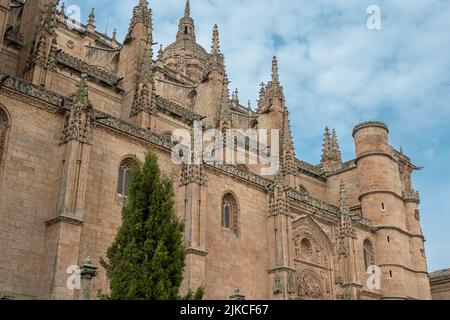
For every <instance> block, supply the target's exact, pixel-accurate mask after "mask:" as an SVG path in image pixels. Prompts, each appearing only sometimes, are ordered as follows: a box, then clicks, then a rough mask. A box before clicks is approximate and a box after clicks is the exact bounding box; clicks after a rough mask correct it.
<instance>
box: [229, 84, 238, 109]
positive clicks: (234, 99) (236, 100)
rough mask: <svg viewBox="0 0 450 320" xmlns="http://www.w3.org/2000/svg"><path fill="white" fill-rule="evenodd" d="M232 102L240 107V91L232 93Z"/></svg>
mask: <svg viewBox="0 0 450 320" xmlns="http://www.w3.org/2000/svg"><path fill="white" fill-rule="evenodd" d="M231 102H232V104H233V105H234V106H238V105H239V90H238V89H237V88H236V90H235V91H234V92H233V93H232V96H231Z"/></svg>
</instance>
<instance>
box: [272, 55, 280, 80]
mask: <svg viewBox="0 0 450 320" xmlns="http://www.w3.org/2000/svg"><path fill="white" fill-rule="evenodd" d="M272 83H273V84H278V83H280V77H279V74H278V59H277V57H276V56H274V57H273V59H272Z"/></svg>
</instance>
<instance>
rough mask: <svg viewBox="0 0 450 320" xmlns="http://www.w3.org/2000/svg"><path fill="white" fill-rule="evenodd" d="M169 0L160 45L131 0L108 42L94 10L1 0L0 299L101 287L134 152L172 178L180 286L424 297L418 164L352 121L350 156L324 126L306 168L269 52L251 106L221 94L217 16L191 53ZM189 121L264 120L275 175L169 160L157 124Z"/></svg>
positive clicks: (275, 294) (276, 293)
mask: <svg viewBox="0 0 450 320" xmlns="http://www.w3.org/2000/svg"><path fill="white" fill-rule="evenodd" d="M181 2H183V1H181V0H180V16H181V19H180V21H179V26H178V30H174V42H173V43H172V44H170V45H169V46H167V47H160V48H159V47H155V46H154V42H153V32H154V31H156V32H157V30H153V23H152V16H153V12H152V10H151V8H150V7H149V3H148V2H147V1H146V0H140V1H139V2H138V3H137V5H136V6H135V8H134V9H133V12H132V13H130V15H131V16H132V17H131V20H130V24H129V29H128V33H127V35H126V37H125V39H123V41H121V42H120V41H119V40H118V39H117V36H116V32H114V33H113V34H112V36H108V35H106V34H104V33H101V32H99V31H98V30H97V29H96V23H95V11H94V10H92V11H91V12H90V14H89V17H88V20H87V21H86V23H85V24H83V23H81V22H80V21H75V20H73V19H72V18H70V17H68V16H67V15H66V13H65V10H66V8H65V6H64V4H63V3H62V2H61V3H60V1H57V0H33V1H31V0H0V49H1V51H0V62H1V63H0V299H67V300H70V299H97V292H98V291H99V290H103V292H105V291H107V290H108V282H107V277H106V273H105V270H104V269H103V268H102V267H100V263H99V259H100V258H101V257H105V255H106V250H107V248H108V247H109V246H110V244H111V243H112V241H113V239H114V237H115V234H116V232H117V230H118V228H119V226H120V225H121V210H122V207H123V205H124V203H125V202H126V201H127V193H128V185H129V179H130V170H131V169H132V168H134V167H136V166H139V165H141V164H142V162H143V161H144V157H145V154H146V153H147V152H148V151H149V150H151V151H153V152H154V153H156V154H157V156H158V161H159V165H160V167H161V170H162V171H163V172H164V173H166V174H168V175H170V176H172V177H173V180H174V187H175V195H176V198H175V208H176V214H177V216H178V217H179V219H180V220H182V221H183V222H184V225H185V232H184V235H183V236H184V243H185V247H186V251H187V256H186V265H185V271H184V280H183V284H182V288H181V291H182V292H187V291H188V290H189V289H193V290H195V289H196V288H198V287H200V286H203V287H204V288H205V298H206V299H221V300H222V299H230V298H238V299H247V300H379V299H405V300H410V299H430V298H431V293H430V285H429V279H428V272H427V261H426V255H425V250H424V236H423V234H422V230H421V226H420V211H419V203H420V198H419V193H418V192H417V191H415V190H414V188H413V185H412V179H411V176H412V173H413V172H414V171H416V170H418V169H419V168H417V167H416V166H415V165H414V164H413V162H412V161H411V159H410V158H409V157H408V156H406V155H405V154H404V153H403V152H402V151H401V150H396V149H394V148H393V147H392V146H390V144H389V128H388V126H387V125H386V124H385V123H382V122H377V121H369V122H364V123H361V124H357V125H356V124H355V125H356V126H355V127H354V130H353V132H352V134H353V139H354V142H355V155H354V158H353V159H351V160H348V161H343V160H342V157H341V153H340V149H339V143H338V138H337V134H336V132H335V131H334V130H329V129H328V128H327V129H325V134H324V141H323V155H322V158H321V159H318V160H317V164H309V163H307V162H305V161H302V160H300V159H299V158H298V155H297V156H296V153H295V150H294V144H293V141H292V134H291V128H290V122H289V121H290V120H289V112H288V107H287V103H286V100H285V95H284V89H283V87H282V84H281V83H280V78H279V71H278V61H277V59H276V58H274V59H273V60H272V63H270V61H268V63H267V83H263V84H261V89H260V92H259V98H258V103H257V105H254V106H253V105H251V104H248V105H247V104H246V105H243V104H241V102H240V101H239V92H238V91H237V90H236V91H234V90H233V91H232V94H231V95H230V94H229V88H228V85H229V81H228V78H227V72H226V67H225V57H224V55H223V54H222V52H221V46H220V37H219V28H218V26H217V25H215V26H212V42H211V48H210V49H209V48H208V49H205V48H203V47H202V46H201V45H199V44H198V43H197V41H196V28H195V23H194V19H193V15H194V13H192V12H191V10H190V3H189V0H187V1H186V3H184V2H183V3H181ZM183 7H184V12H183ZM175 33H176V34H175ZM121 40H122V39H121ZM222 45H223V44H222ZM280 63H282V61H280ZM270 71H271V74H270ZM286 89H287V90H290V89H293V88H286ZM199 121H201V123H202V130H205V131H206V130H208V129H211V128H217V129H218V130H220V131H221V132H224V131H226V130H229V129H233V128H234V129H242V130H247V129H258V130H259V129H267V130H278V131H279V132H280V136H281V138H280V141H279V142H280V143H279V146H278V148H279V170H278V171H277V173H276V174H273V175H270V176H269V175H262V174H261V166H262V165H261V164H258V163H257V164H248V165H246V164H229V163H226V164H224V163H222V164H220V163H217V164H215V163H205V162H202V163H188V164H183V165H176V164H174V162H173V161H172V157H171V154H172V148H173V145H174V139H173V134H172V133H173V132H174V131H175V130H177V129H184V130H187V131H189V132H190V131H191V130H192V129H193V127H194V123H196V122H199ZM349 134H350V133H349ZM320 143H322V142H321V141H318V144H320ZM277 151H278V150H277ZM74 266H75V267H74ZM77 266H78V267H77ZM74 268H75V269H76V268H78V270H79V272H78V275H79V277H80V281H79V282H80V283H78V285H77V281H76V279H75V281H71V278H72V277H76V276H77V273H76V272H75V273H73V270H75V269H74ZM73 284H75V285H73Z"/></svg>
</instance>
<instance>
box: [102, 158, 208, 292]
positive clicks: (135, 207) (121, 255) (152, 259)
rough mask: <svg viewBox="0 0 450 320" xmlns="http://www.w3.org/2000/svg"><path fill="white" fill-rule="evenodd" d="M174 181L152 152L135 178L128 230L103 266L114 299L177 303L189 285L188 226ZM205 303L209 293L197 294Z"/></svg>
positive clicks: (125, 211) (125, 223) (125, 213)
mask: <svg viewBox="0 0 450 320" xmlns="http://www.w3.org/2000/svg"><path fill="white" fill-rule="evenodd" d="M173 198H174V191H173V183H172V180H171V179H170V178H168V177H166V176H164V175H162V174H161V173H160V170H159V166H158V162H157V157H156V155H155V154H154V153H148V154H147V156H146V159H145V163H144V165H143V167H142V169H141V168H138V169H135V170H134V171H133V173H132V178H131V183H130V190H129V194H128V199H127V203H126V205H125V206H124V208H123V211H122V220H123V221H122V226H121V228H120V229H119V231H118V233H117V235H116V238H115V240H114V242H113V244H112V245H111V247H110V248H109V249H108V251H107V254H106V256H107V260H104V259H101V264H102V266H103V267H104V268H105V270H106V272H107V277H108V279H109V282H110V295H109V296H105V295H100V296H99V297H100V298H103V299H112V300H175V299H179V296H178V292H179V289H180V285H181V282H182V280H183V270H184V260H185V257H186V251H185V249H184V247H183V238H182V233H183V229H184V226H183V224H182V223H180V222H179V221H178V219H177V217H176V215H175V210H174V200H173ZM191 296H192V298H200V299H201V298H202V297H203V289H202V288H200V289H199V290H197V292H196V294H192V293H191Z"/></svg>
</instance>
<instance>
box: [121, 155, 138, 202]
mask: <svg viewBox="0 0 450 320" xmlns="http://www.w3.org/2000/svg"><path fill="white" fill-rule="evenodd" d="M137 167H139V163H138V161H137V160H136V159H134V158H132V157H127V158H125V159H123V160H122V162H121V163H120V166H119V172H118V178H117V194H120V195H122V196H124V197H126V196H128V191H129V188H130V182H131V172H132V170H133V169H135V168H137Z"/></svg>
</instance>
